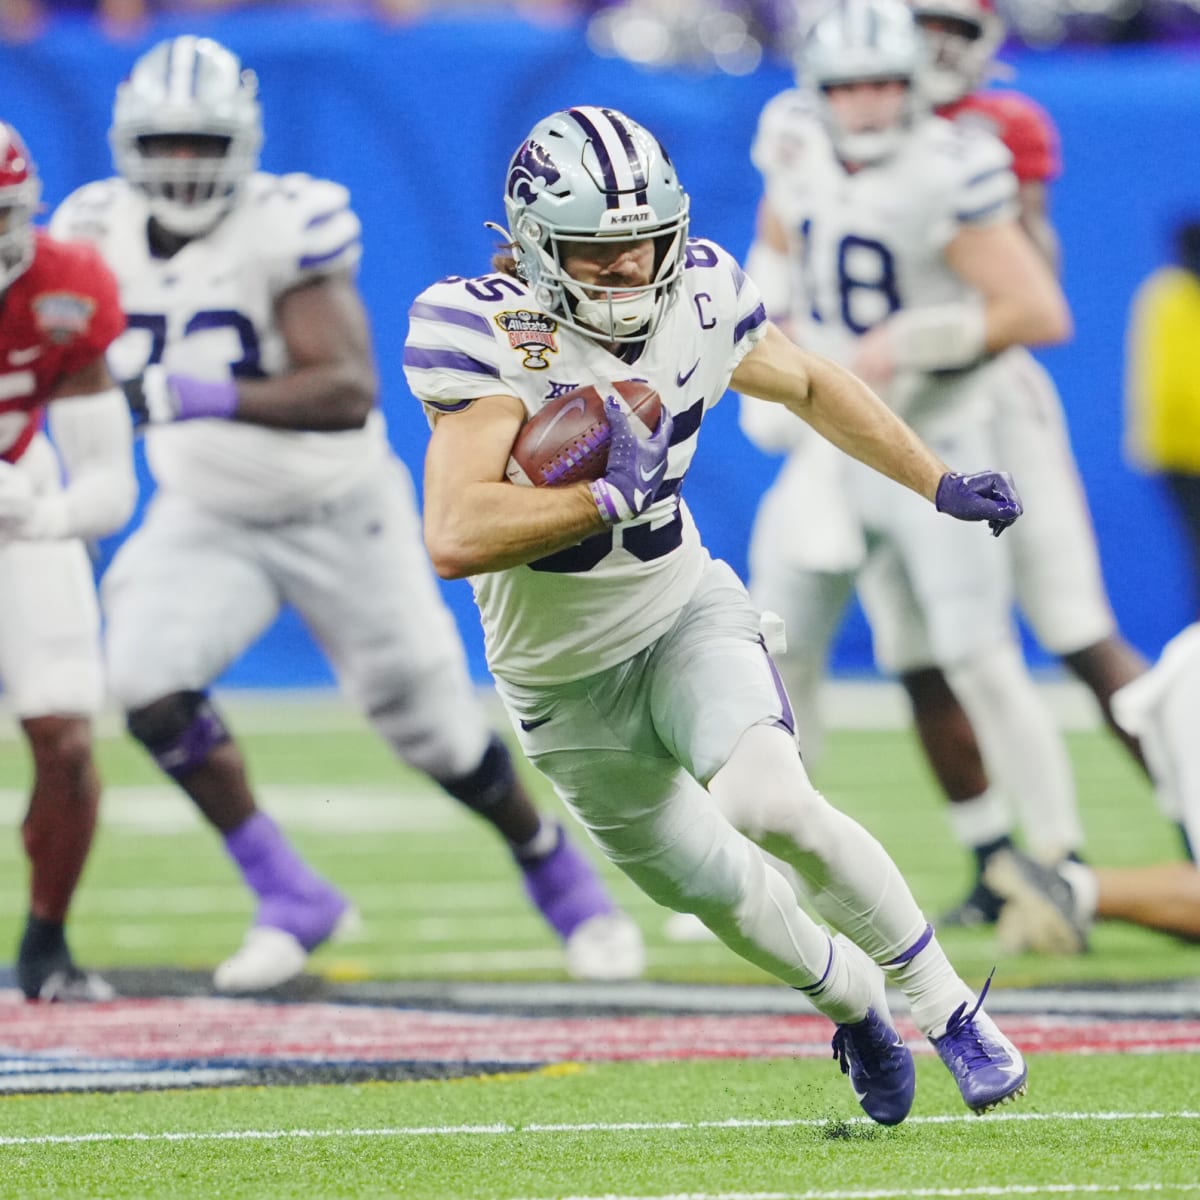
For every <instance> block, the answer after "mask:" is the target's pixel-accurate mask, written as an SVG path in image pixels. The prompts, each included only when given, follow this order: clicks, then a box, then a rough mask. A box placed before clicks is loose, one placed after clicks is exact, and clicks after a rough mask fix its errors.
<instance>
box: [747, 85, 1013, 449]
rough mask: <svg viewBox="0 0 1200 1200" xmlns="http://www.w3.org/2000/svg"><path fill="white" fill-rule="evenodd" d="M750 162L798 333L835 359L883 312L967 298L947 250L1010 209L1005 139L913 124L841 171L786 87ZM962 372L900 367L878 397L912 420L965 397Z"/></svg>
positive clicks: (800, 96) (768, 111)
mask: <svg viewBox="0 0 1200 1200" xmlns="http://www.w3.org/2000/svg"><path fill="white" fill-rule="evenodd" d="M751 157H752V158H753V160H754V163H755V165H756V166H757V167H758V169H759V171H760V172H761V173H762V176H763V184H764V192H765V195H766V198H767V201H768V203H769V204H770V206H771V208H772V209H773V210H774V212H775V213H776V214H777V216H778V217H779V218H780V219H781V221H782V222H783V225H784V227H785V229H786V231H787V235H788V238H789V241H790V243H791V245H792V247H793V264H794V271H793V279H794V281H795V283H796V286H795V287H794V289H793V293H794V307H793V312H792V314H791V316H792V320H793V323H794V327H795V334H796V336H797V339H798V340H799V341H800V342H801V343H802V344H803V345H805V346H806V347H808V348H809V349H812V350H815V351H817V352H818V353H820V354H824V355H826V356H827V357H829V358H832V359H834V360H836V361H837V362H840V363H842V364H844V365H848V364H849V363H850V362H851V360H852V358H853V354H854V346H855V343H856V341H857V340H858V338H860V337H861V336H862V335H863V334H865V333H866V332H867V331H868V330H869V329H871V328H873V327H874V326H875V325H878V324H879V323H880V322H882V321H884V320H886V319H887V318H888V317H890V316H891V315H892V314H893V313H896V312H898V311H900V310H901V309H908V308H924V307H930V306H936V305H943V304H948V303H953V302H955V301H959V300H963V299H966V298H968V297H969V296H971V294H972V293H971V289H970V288H969V287H968V285H967V284H966V283H965V282H964V281H963V280H962V279H961V278H960V277H959V276H958V275H957V274H956V273H955V272H954V271H953V270H952V269H951V268H950V266H949V264H948V263H947V262H946V258H945V249H946V247H947V245H948V244H949V243H950V242H951V241H952V240H953V239H954V237H955V236H956V235H957V234H958V233H959V231H960V230H962V229H964V228H967V227H973V226H982V225H987V224H991V223H994V222H999V221H1003V220H1010V219H1012V218H1013V217H1015V215H1016V212H1017V207H1016V194H1017V183H1016V178H1015V177H1014V175H1013V174H1012V172H1011V170H1010V162H1011V156H1010V154H1009V152H1008V150H1007V149H1006V147H1005V146H1004V144H1003V143H1002V142H1000V141H999V140H998V139H997V138H995V137H993V136H991V135H990V134H988V133H986V132H984V131H983V130H980V129H977V128H969V127H965V126H962V125H956V124H953V123H951V122H949V121H944V120H942V119H941V118H940V117H934V116H929V117H926V118H923V119H921V120H920V121H919V122H918V124H917V125H916V126H915V127H914V128H913V130H912V131H911V133H910V134H909V135H908V136H906V137H905V138H904V139H903V142H902V144H901V148H900V149H899V150H898V151H897V152H896V154H894V155H893V156H892V157H890V158H888V159H886V160H884V161H883V162H881V163H878V164H875V165H872V166H868V167H864V168H862V169H860V170H857V171H853V172H852V171H848V170H847V169H846V168H845V167H844V166H843V165H842V163H841V162H840V161H839V160H838V158H837V155H836V153H835V152H834V149H833V146H832V143H831V142H830V139H829V135H828V133H827V132H826V130H825V127H824V125H823V124H822V122H821V120H820V118H819V117H818V116H817V114H816V113H815V112H814V110H813V107H812V104H811V102H810V101H809V99H808V97H807V96H806V95H805V94H804V93H803V92H801V91H797V90H792V91H788V92H783V93H781V94H780V95H778V96H776V97H775V98H774V99H772V100H771V101H770V102H769V103H768V104H767V106H766V107H765V108H764V110H763V113H762V116H761V118H760V121H759V127H758V131H757V134H756V137H755V141H754V146H753V149H752V151H751ZM971 370H973V368H968V369H967V370H965V371H943V372H937V373H936V374H932V375H920V376H918V375H912V374H905V375H903V376H901V377H898V378H897V380H896V382H895V384H894V386H893V387H892V388H891V389H890V394H889V395H888V396H886V397H885V399H887V400H888V401H889V402H890V403H892V405H893V406H894V407H895V408H897V410H898V411H901V412H902V413H903V414H904V415H905V417H906V418H907V419H908V420H909V421H910V422H912V423H913V424H916V425H917V426H918V427H921V426H922V424H923V423H924V422H923V418H925V417H926V416H935V417H936V416H941V415H942V414H943V413H944V412H945V410H946V409H947V407H950V406H954V405H958V404H969V403H972V402H973V397H974V396H975V395H977V394H978V393H979V391H980V389H974V388H965V387H964V383H965V382H966V381H967V379H966V377H967V376H969V375H970V372H971Z"/></svg>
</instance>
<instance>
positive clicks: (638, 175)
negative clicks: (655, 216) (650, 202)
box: [600, 108, 647, 204]
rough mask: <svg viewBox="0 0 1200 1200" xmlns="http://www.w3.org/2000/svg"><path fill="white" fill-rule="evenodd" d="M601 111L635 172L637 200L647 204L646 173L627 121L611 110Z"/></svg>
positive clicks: (634, 181) (634, 182)
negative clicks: (610, 123)
mask: <svg viewBox="0 0 1200 1200" xmlns="http://www.w3.org/2000/svg"><path fill="white" fill-rule="evenodd" d="M600 111H601V112H602V113H603V114H604V115H605V116H606V117H607V118H608V119H609V121H611V122H612V127H613V128H614V129H615V130H616V131H617V139H618V141H620V143H621V146H622V148H623V149H624V151H625V155H626V157H627V158H628V159H629V169H630V170H631V171H632V172H633V186H634V187H635V188H637V196H636V197H635V199H636V200H637V202H638V203H639V204H646V203H647V199H646V183H647V180H646V172H645V170H644V169H643V167H642V160H641V157H640V156H639V154H638V152H637V147H636V146H635V145H634V144H633V138H632V137H630V136H629V130H628V128H626V125H625V121H624V119H623V118H622V116H621V114H620V113H618V112H614V111H613V110H612V109H611V108H602V109H601V110H600Z"/></svg>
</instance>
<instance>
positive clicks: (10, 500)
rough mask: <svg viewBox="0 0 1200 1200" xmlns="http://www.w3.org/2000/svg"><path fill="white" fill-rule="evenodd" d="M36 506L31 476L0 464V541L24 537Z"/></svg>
mask: <svg viewBox="0 0 1200 1200" xmlns="http://www.w3.org/2000/svg"><path fill="white" fill-rule="evenodd" d="M36 505H37V498H36V496H35V494H34V487H33V481H32V480H31V479H30V478H29V476H28V475H26V474H25V472H24V471H22V470H21V469H20V468H19V467H15V466H13V464H12V463H6V462H0V540H3V541H11V540H14V539H17V538H21V537H23V536H24V535H25V532H26V530H27V528H28V526H29V522H30V518H31V517H32V516H33V510H34V508H35V507H36Z"/></svg>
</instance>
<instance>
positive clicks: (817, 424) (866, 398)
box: [732, 326, 949, 500]
mask: <svg viewBox="0 0 1200 1200" xmlns="http://www.w3.org/2000/svg"><path fill="white" fill-rule="evenodd" d="M732 386H733V387H734V388H736V389H737V390H738V391H740V392H744V393H747V394H748V395H752V396H759V397H761V398H762V399H763V400H770V401H774V402H775V403H777V404H783V405H785V406H786V407H787V408H789V409H791V411H792V412H794V413H795V414H796V415H797V416H798V417H800V418H801V419H802V420H804V421H806V422H807V423H808V424H809V425H811V426H812V427H813V428H814V429H815V430H816V431H817V432H818V433H819V434H820V435H821V436H822V437H824V438H826V439H827V440H828V441H830V442H832V443H833V444H834V445H835V446H837V447H838V449H839V450H842V451H844V452H845V453H846V454H849V455H850V456H851V457H852V458H856V459H858V460H859V462H863V463H865V464H866V465H867V466H869V467H873V468H874V469H875V470H876V471H878V472H880V474H882V475H886V476H887V477H888V478H889V479H894V480H895V481H896V482H897V483H900V484H903V485H904V486H905V487H907V488H910V489H911V490H912V491H914V492H917V493H918V494H919V495H922V496H924V497H925V498H926V499H928V500H932V499H933V498H934V496H935V495H936V493H937V486H938V481H939V480H940V479H941V477H942V475H943V474H945V472H946V471H947V470H949V468H948V467H947V466H946V464H945V463H943V462H942V461H941V459H939V458H938V456H937V455H936V454H934V453H933V451H932V450H930V449H929V447H928V446H926V445H925V443H924V442H922V441H921V439H920V438H919V437H918V436H917V435H916V434H915V433H914V432H913V430H912V429H910V428H909V426H908V425H906V424H905V423H904V422H903V421H902V420H901V419H900V418H899V417H897V416H896V414H895V413H893V412H892V411H891V409H889V408H888V407H887V405H886V404H884V402H883V401H882V400H880V399H879V397H878V396H876V395H875V393H874V392H873V391H871V389H870V388H869V387H867V385H866V384H865V383H863V381H862V380H861V379H859V378H857V377H856V376H855V375H852V374H851V373H850V372H849V371H847V370H846V369H845V368H844V367H840V366H838V365H837V364H836V363H834V362H832V361H830V360H829V359H827V358H822V357H821V356H820V355H816V354H811V353H808V352H807V351H804V350H801V349H800V348H799V347H797V346H795V345H793V344H792V343H791V342H790V341H788V339H787V338H786V337H784V335H783V334H782V333H781V332H780V331H779V330H778V329H776V328H775V327H774V326H771V327H769V328H768V331H767V335H766V337H765V338H764V339H763V340H762V341H761V342H760V343H759V344H758V345H757V346H756V347H755V348H754V349H753V350H752V351H751V352H750V353H749V354H748V355H747V356H746V357H745V358H744V359H743V360H742V362H741V364H740V365H739V366H738V369H737V370H736V371H735V372H734V374H733V380H732Z"/></svg>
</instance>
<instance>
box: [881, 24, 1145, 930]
mask: <svg viewBox="0 0 1200 1200" xmlns="http://www.w3.org/2000/svg"><path fill="white" fill-rule="evenodd" d="M911 2H912V8H913V12H914V15H915V17H916V20H917V25H918V27H919V28H920V29H921V31H922V34H923V36H924V38H925V43H926V46H927V49H928V64H927V66H926V68H925V71H924V73H923V78H922V85H923V87H924V89H925V91H926V93H927V94H928V95H929V97H930V99H931V100H932V102H933V104H934V105H935V106H936V107H935V111H936V112H937V113H938V115H939V116H943V117H946V118H947V119H949V120H952V121H955V122H958V123H960V124H962V125H965V126H973V127H976V128H984V129H987V130H988V131H990V132H992V133H994V134H995V136H997V137H999V138H1000V139H1001V140H1002V141H1003V142H1004V144H1005V145H1006V146H1007V147H1008V149H1009V151H1010V152H1011V154H1012V159H1013V162H1012V169H1013V173H1014V174H1015V175H1016V177H1017V182H1018V202H1019V206H1020V209H1019V219H1020V222H1021V225H1022V227H1023V228H1024V229H1025V232H1026V233H1028V234H1029V236H1030V237H1031V238H1032V239H1033V241H1034V244H1035V245H1036V246H1037V247H1038V248H1039V249H1040V250H1041V251H1042V253H1043V254H1044V256H1045V258H1046V260H1047V262H1048V263H1050V264H1051V265H1052V266H1055V267H1056V266H1057V263H1058V236H1057V233H1056V231H1055V229H1054V225H1053V223H1052V221H1051V219H1050V216H1049V206H1048V194H1049V188H1050V185H1051V184H1052V183H1053V181H1054V180H1055V179H1056V178H1057V177H1058V175H1059V174H1060V172H1061V156H1060V152H1059V146H1058V133H1057V130H1056V129H1055V128H1054V125H1053V122H1052V121H1051V119H1050V117H1049V115H1048V114H1047V113H1046V112H1045V111H1044V110H1043V109H1042V108H1041V107H1039V106H1038V105H1037V104H1035V103H1034V102H1033V101H1032V100H1030V99H1029V97H1028V96H1025V95H1023V94H1022V93H1021V92H1018V91H1013V90H1011V89H1007V88H1005V89H996V88H985V87H984V85H985V84H986V83H987V81H988V78H989V76H990V75H991V74H992V73H993V71H994V70H995V67H994V55H995V53H996V51H997V49H998V48H999V46H1000V44H1001V43H1002V41H1003V39H1004V27H1003V24H1002V22H1001V20H1000V17H999V16H998V15H997V13H996V12H995V10H994V9H993V7H992V4H991V0H911ZM989 379H990V383H991V387H992V392H993V397H994V401H993V403H994V408H993V426H992V429H993V437H994V438H995V444H996V454H997V461H1000V462H1003V463H1006V464H1007V465H1008V466H1009V467H1010V468H1011V469H1012V470H1013V471H1014V472H1015V473H1016V474H1017V477H1018V478H1019V479H1020V481H1021V494H1022V496H1023V497H1024V499H1025V501H1026V504H1027V509H1028V511H1027V513H1026V517H1025V519H1024V520H1023V521H1022V522H1021V524H1020V527H1019V528H1018V529H1016V530H1014V536H1013V537H1012V538H1009V539H1006V543H1007V549H1008V551H1009V553H1010V555H1011V556H1012V564H1013V574H1014V584H1015V591H1016V597H1017V603H1018V606H1019V608H1020V610H1021V612H1022V614H1023V615H1024V616H1025V618H1026V619H1027V620H1028V622H1029V624H1030V627H1031V628H1032V629H1033V631H1034V634H1035V635H1036V636H1037V639H1038V641H1039V642H1040V643H1041V644H1042V645H1043V646H1044V647H1045V648H1046V649H1047V650H1049V651H1051V652H1052V653H1053V654H1055V655H1057V656H1058V657H1059V658H1061V659H1062V661H1063V663H1064V664H1065V665H1066V666H1067V667H1068V669H1069V670H1070V671H1071V672H1072V674H1074V675H1075V676H1076V677H1077V678H1078V679H1079V680H1080V681H1081V682H1082V683H1084V684H1085V685H1086V686H1087V687H1088V688H1089V689H1090V690H1091V692H1092V693H1093V695H1094V696H1095V697H1096V700H1097V702H1098V703H1099V705H1100V707H1101V710H1102V711H1103V713H1104V716H1105V719H1106V720H1107V721H1108V724H1109V726H1110V728H1112V729H1113V730H1114V731H1115V732H1116V733H1117V735H1118V736H1119V737H1120V738H1121V740H1122V741H1123V742H1124V743H1125V745H1126V746H1127V747H1128V748H1129V749H1130V751H1131V752H1132V753H1133V754H1134V755H1135V757H1137V758H1138V761H1139V762H1140V761H1141V755H1140V751H1139V749H1138V745H1137V742H1136V740H1135V739H1134V738H1132V737H1131V736H1130V735H1129V734H1128V732H1126V731H1125V730H1124V729H1122V728H1121V727H1120V725H1118V724H1117V723H1115V722H1114V720H1113V715H1112V707H1111V699H1112V696H1113V693H1114V692H1115V691H1116V690H1117V689H1118V688H1120V687H1122V686H1123V685H1124V684H1126V683H1128V682H1129V681H1130V680H1132V679H1134V678H1135V677H1137V676H1138V675H1140V674H1141V673H1142V672H1143V671H1144V670H1145V669H1146V664H1145V662H1144V661H1143V659H1142V657H1141V655H1140V654H1138V652H1137V651H1136V650H1134V649H1133V647H1132V646H1130V645H1129V643H1128V642H1126V641H1125V639H1124V638H1123V637H1122V636H1121V634H1120V633H1119V632H1118V629H1117V624H1116V618H1115V617H1114V616H1113V612H1112V607H1111V605H1110V604H1109V600H1108V595H1107V592H1106V589H1105V586H1104V580H1103V576H1102V574H1101V570H1100V555H1099V552H1098V549H1097V546H1096V536H1095V531H1094V530H1093V528H1092V522H1091V517H1090V515H1089V513H1088V508H1087V500H1086V496H1085V493H1084V489H1083V484H1082V481H1081V480H1080V478H1079V470H1078V468H1077V466H1076V464H1075V458H1074V455H1073V454H1072V452H1071V444H1070V438H1069V435H1068V432H1067V425H1066V420H1065V417H1064V414H1063V409H1062V401H1061V400H1060V398H1059V395H1058V391H1057V389H1056V388H1055V386H1054V382H1053V380H1052V379H1051V378H1050V376H1049V374H1048V373H1047V372H1046V371H1045V369H1044V368H1043V367H1042V366H1041V365H1040V364H1039V363H1038V362H1037V361H1036V360H1035V359H1034V357H1033V356H1032V355H1031V354H1030V353H1029V351H1028V350H1026V349H1025V348H1024V347H1023V346H1014V347H1011V348H1010V349H1009V350H1007V351H1006V352H1005V353H1004V354H1003V355H1002V356H1001V357H1000V358H999V359H998V361H997V362H996V364H995V366H994V368H993V370H992V371H991V372H990V374H989ZM893 595H894V593H893ZM880 599H881V601H883V605H884V606H885V605H886V601H887V597H886V596H881V597H880ZM881 619H882V618H881ZM917 657H918V656H915V655H914V656H910V660H909V661H910V663H911V664H912V665H911V666H910V667H909V669H907V670H905V671H904V672H903V674H902V675H901V681H902V682H903V684H904V686H905V688H906V689H907V691H908V694H909V697H910V699H911V701H912V705H913V713H914V716H915V718H916V723H917V729H918V731H919V733H920V735H921V741H922V744H923V745H924V747H925V749H926V753H927V754H928V755H929V759H930V763H931V765H932V766H933V768H934V772H935V773H936V774H937V776H938V778H939V779H941V780H942V781H943V783H944V784H945V785H946V787H947V791H948V794H949V795H950V798H951V800H952V801H954V803H953V806H952V808H951V810H950V820H951V825H952V827H953V828H954V831H955V833H956V836H957V837H958V839H959V841H960V842H961V843H962V844H963V846H964V847H965V848H967V849H968V850H970V851H971V852H972V854H973V856H974V859H975V863H976V867H977V871H978V878H977V880H976V883H975V885H974V887H973V888H972V890H971V893H970V895H969V896H968V897H967V898H966V899H965V900H964V901H963V902H962V903H961V904H960V905H958V906H957V907H956V908H955V909H954V910H953V911H952V912H951V913H949V914H947V916H946V917H943V918H942V923H943V924H946V923H950V924H968V925H971V924H983V923H990V922H991V921H994V920H996V918H997V916H998V915H999V910H1000V903H1001V899H1002V898H1001V897H1000V896H999V895H997V893H996V892H995V891H994V890H993V889H991V888H990V887H989V886H988V885H987V883H985V882H984V875H985V872H987V871H988V868H989V865H990V864H991V863H992V860H993V859H995V860H996V864H995V866H992V868H991V875H992V877H993V878H996V877H997V876H998V877H999V881H1000V882H1001V884H1002V885H1004V884H1005V881H1006V879H1008V878H1011V874H1010V872H1011V865H1002V864H1006V863H1007V860H1008V855H1007V854H1005V853H1003V852H1004V851H1011V850H1012V838H1011V835H1012V829H1013V825H1012V815H1011V813H1010V812H1008V811H1007V806H1006V805H1005V802H1004V798H1003V797H1002V796H1001V795H999V793H998V790H997V789H994V788H991V787H990V786H989V783H988V778H987V774H986V772H985V771H984V768H983V763H982V760H981V757H980V754H979V752H978V748H977V746H976V744H975V739H974V735H973V731H972V730H971V727H970V724H969V722H968V721H967V719H966V716H965V714H963V712H962V709H961V707H960V706H959V705H958V702H957V700H956V699H955V696H954V693H953V692H952V691H951V689H950V688H949V686H948V685H947V683H946V680H945V676H944V675H943V674H942V673H941V672H940V671H938V670H937V669H936V668H935V667H932V666H929V665H927V664H924V665H923V664H920V663H918V662H916V661H915V659H916V658H917ZM1030 815H1031V816H1033V815H1034V814H1030ZM1035 841H1037V839H1036V838H1035ZM997 856H999V857H997ZM1009 886H1011V885H1009ZM1068 944H1069V942H1068Z"/></svg>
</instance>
